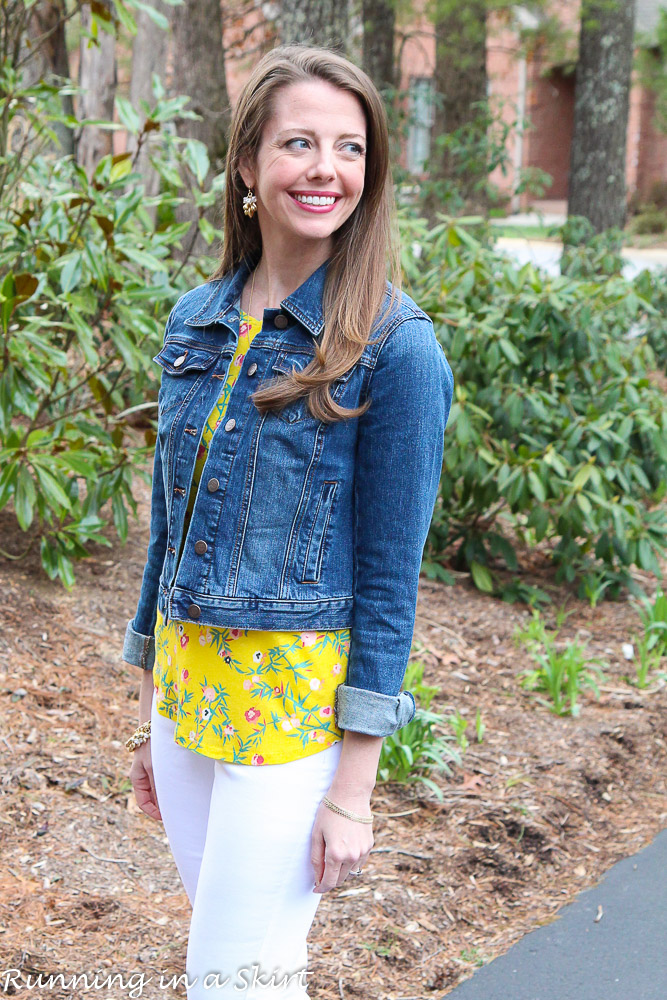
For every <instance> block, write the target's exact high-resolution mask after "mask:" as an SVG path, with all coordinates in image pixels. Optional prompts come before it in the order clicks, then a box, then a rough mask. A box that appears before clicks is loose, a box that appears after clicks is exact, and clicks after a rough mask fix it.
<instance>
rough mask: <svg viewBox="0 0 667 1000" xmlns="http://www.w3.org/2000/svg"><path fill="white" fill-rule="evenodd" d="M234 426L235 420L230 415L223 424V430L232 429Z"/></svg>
mask: <svg viewBox="0 0 667 1000" xmlns="http://www.w3.org/2000/svg"><path fill="white" fill-rule="evenodd" d="M235 427H236V421H235V420H234V417H230V418H229V420H228V421H227V423H226V424H225V430H226V431H233V430H234V428H235Z"/></svg>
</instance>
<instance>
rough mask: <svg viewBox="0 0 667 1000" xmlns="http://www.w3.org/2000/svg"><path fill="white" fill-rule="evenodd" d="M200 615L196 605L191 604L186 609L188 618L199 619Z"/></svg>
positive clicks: (199, 609)
mask: <svg viewBox="0 0 667 1000" xmlns="http://www.w3.org/2000/svg"><path fill="white" fill-rule="evenodd" d="M200 614H201V608H200V607H199V605H198V604H191V605H190V607H189V608H188V615H189V617H190V618H199V616H200Z"/></svg>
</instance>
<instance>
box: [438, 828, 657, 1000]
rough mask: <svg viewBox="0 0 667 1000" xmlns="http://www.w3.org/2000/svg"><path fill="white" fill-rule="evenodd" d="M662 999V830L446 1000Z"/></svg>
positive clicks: (455, 990)
mask: <svg viewBox="0 0 667 1000" xmlns="http://www.w3.org/2000/svg"><path fill="white" fill-rule="evenodd" d="M599 906H601V907H602V913H603V915H602V918H601V919H600V920H599V921H598V922H597V923H596V922H595V916H596V914H597V913H598V907H599ZM666 998H667V830H664V831H663V832H662V833H661V834H659V836H658V837H656V839H655V840H654V841H653V843H652V844H650V845H649V847H646V848H645V849H644V850H643V851H640V852H639V854H635V855H634V857H631V858H625V859H624V860H623V861H619V862H618V864H616V865H614V867H613V868H611V869H610V870H609V871H608V872H607V874H606V875H605V877H604V878H603V879H602V881H601V882H600V884H599V885H597V886H596V887H595V888H594V889H588V890H587V891H586V892H583V893H582V894H581V895H580V896H579V897H578V898H577V899H576V900H575V901H574V902H573V903H571V904H570V905H568V906H565V907H563V909H562V910H561V911H560V914H559V919H558V920H556V921H555V922H554V923H551V924H548V925H547V926H545V927H539V928H538V929H537V930H535V931H532V932H531V933H530V934H527V935H526V936H525V937H524V938H522V939H521V940H520V941H519V942H518V943H517V944H515V945H514V947H512V948H510V950H509V951H508V952H507V953H506V954H505V955H502V956H501V957H500V958H497V959H496V960H495V961H494V962H491V963H490V964H489V965H485V966H484V967H483V968H481V969H479V970H478V971H477V972H475V974H474V975H473V976H472V978H471V979H468V980H467V981H466V982H465V983H462V984H461V986H457V987H456V989H454V990H452V991H451V993H448V994H447V1000H666Z"/></svg>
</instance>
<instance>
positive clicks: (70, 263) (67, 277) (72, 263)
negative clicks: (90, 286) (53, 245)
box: [60, 250, 83, 295]
mask: <svg viewBox="0 0 667 1000" xmlns="http://www.w3.org/2000/svg"><path fill="white" fill-rule="evenodd" d="M82 274H83V260H82V254H81V252H80V251H79V250H75V251H74V252H73V253H71V254H70V255H69V256H68V257H67V258H65V266H64V267H63V269H62V271H61V272H60V288H61V290H62V292H63V294H64V295H67V293H68V292H71V291H72V289H73V288H76V287H77V286H78V285H79V283H80V281H81V278H82Z"/></svg>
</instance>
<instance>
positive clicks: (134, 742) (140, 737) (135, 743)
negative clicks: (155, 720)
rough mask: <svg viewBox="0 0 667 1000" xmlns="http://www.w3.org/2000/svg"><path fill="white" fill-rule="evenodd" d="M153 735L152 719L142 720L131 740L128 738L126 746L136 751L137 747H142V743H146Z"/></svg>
mask: <svg viewBox="0 0 667 1000" xmlns="http://www.w3.org/2000/svg"><path fill="white" fill-rule="evenodd" d="M150 736H151V723H150V719H149V720H148V722H142V723H141V725H140V726H138V727H137V729H135V730H134V732H133V733H132V735H131V736H130V738H129V740H126V742H125V746H126V747H127V749H128V750H130V751H134V750H136V749H137V747H140V746H141V744H142V743H146V742H147V740H149V739H150Z"/></svg>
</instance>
